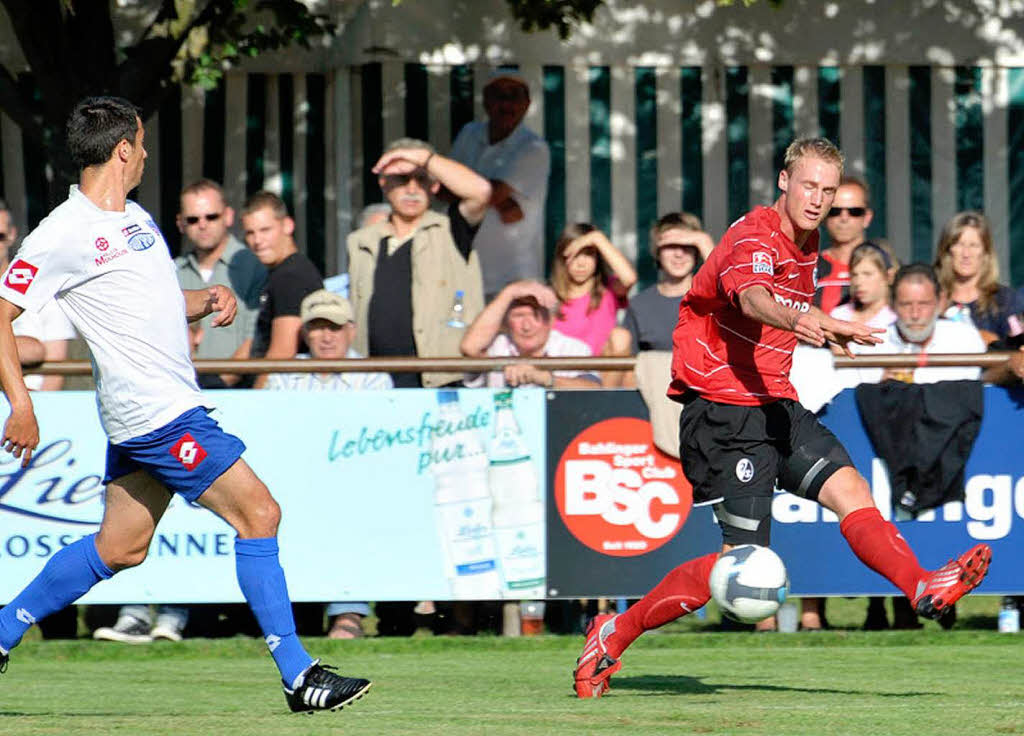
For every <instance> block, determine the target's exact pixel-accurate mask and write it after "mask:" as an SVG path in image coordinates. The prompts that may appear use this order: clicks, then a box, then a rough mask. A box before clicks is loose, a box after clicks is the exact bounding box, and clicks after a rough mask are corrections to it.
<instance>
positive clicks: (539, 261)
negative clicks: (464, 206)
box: [451, 121, 551, 295]
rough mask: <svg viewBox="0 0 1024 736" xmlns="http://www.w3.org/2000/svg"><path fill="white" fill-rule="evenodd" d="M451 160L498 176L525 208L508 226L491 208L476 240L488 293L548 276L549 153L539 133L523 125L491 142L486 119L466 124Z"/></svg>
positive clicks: (518, 202)
mask: <svg viewBox="0 0 1024 736" xmlns="http://www.w3.org/2000/svg"><path fill="white" fill-rule="evenodd" d="M451 155H452V158H453V159H455V160H456V161H458V162H460V163H463V164H465V165H466V166H468V167H470V168H471V169H473V170H474V171H476V172H477V173H478V174H480V175H481V176H485V177H487V178H488V179H500V180H501V181H504V182H506V183H507V184H509V186H511V187H512V188H513V189H515V191H516V193H517V194H513V195H512V196H513V199H515V200H516V204H518V205H519V209H521V210H522V211H523V219H522V220H520V221H519V222H513V223H509V224H507V225H506V224H504V223H503V222H502V221H501V216H500V215H499V214H498V212H497V210H495V209H494V208H493V207H490V208H488V210H487V214H486V215H485V216H484V219H483V222H481V223H480V229H479V230H478V231H477V234H476V236H475V237H474V238H473V249H474V250H476V252H477V254H478V255H479V257H480V271H481V272H482V273H483V277H484V293H485V294H488V295H492V294H497V293H498V292H499V291H501V289H502V288H504V287H505V285H507V284H509V283H511V282H513V281H519V280H520V279H539V278H543V276H544V241H543V236H544V202H545V200H546V199H547V191H548V174H549V173H550V170H551V152H550V150H549V149H548V144H547V143H546V142H545V141H544V139H543V138H541V137H540V136H539V135H537V134H536V133H534V132H533V131H532V130H530V129H529V128H527V127H526V126H525V125H523V124H522V123H520V124H519V126H518V127H517V128H516V129H515V130H513V131H512V132H511V133H509V135H508V136H507V137H506V138H505V139H503V140H500V141H498V142H497V143H495V144H494V145H491V142H490V140H489V134H488V132H487V123H486V122H481V121H475V122H471V123H467V124H466V125H464V126H463V128H462V130H460V131H459V134H458V135H457V136H456V137H455V141H454V143H452V154H451Z"/></svg>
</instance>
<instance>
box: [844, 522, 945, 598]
mask: <svg viewBox="0 0 1024 736" xmlns="http://www.w3.org/2000/svg"><path fill="white" fill-rule="evenodd" d="M839 531H841V532H842V533H843V536H844V537H846V541H847V543H848V544H849V545H850V549H852V550H853V553H854V554H855V555H857V557H858V558H859V559H860V561H861V562H863V563H864V564H865V565H867V566H868V567H870V568H871V569H872V570H874V571H875V572H877V573H878V574H879V575H881V576H883V577H885V578H887V579H888V580H889V581H891V582H892V584H893V585H895V586H896V587H897V588H899V589H900V590H902V591H903V595H905V596H907V598H910V599H911V600H913V599H914V597H915V596H916V595H917V584H918V583H919V582H920V581H921V580H923V579H924V578H926V577H927V576H928V572H927V571H926V570H925V569H924V568H922V567H921V565H920V563H918V561H917V557H916V556H915V555H914V552H913V551H912V550H911V549H910V545H909V544H907V540H905V539H904V538H903V535H901V534H900V533H899V532H898V531H897V530H896V527H895V526H894V525H893V524H892V522H889V521H886V520H885V519H883V518H882V514H881V513H880V512H879V511H878V509H876V508H874V507H873V506H870V507H867V508H863V509H857V510H856V511H854V512H852V513H850V514H847V515H846V518H844V519H843V520H842V522H841V523H840V524H839Z"/></svg>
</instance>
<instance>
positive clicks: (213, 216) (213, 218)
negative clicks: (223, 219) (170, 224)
mask: <svg viewBox="0 0 1024 736" xmlns="http://www.w3.org/2000/svg"><path fill="white" fill-rule="evenodd" d="M223 214H224V213H223V212H210V213H209V214H206V215H188V216H187V217H183V218H182V219H183V220H185V224H186V225H195V224H196V223H197V222H199V221H200V220H206V221H207V222H217V220H219V219H220V216H221V215H223Z"/></svg>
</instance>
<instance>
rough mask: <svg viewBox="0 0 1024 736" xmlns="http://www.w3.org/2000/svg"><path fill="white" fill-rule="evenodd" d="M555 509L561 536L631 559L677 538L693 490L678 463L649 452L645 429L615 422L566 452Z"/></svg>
mask: <svg viewBox="0 0 1024 736" xmlns="http://www.w3.org/2000/svg"><path fill="white" fill-rule="evenodd" d="M555 503H556V504H557V505H558V513H559V514H560V515H561V517H562V521H563V522H564V523H565V526H566V528H567V529H568V530H569V531H570V532H572V535H573V536H574V537H576V539H578V540H579V541H580V542H582V543H583V544H585V545H586V546H587V547H590V549H592V550H595V551H597V552H600V553H602V554H606V555H611V556H613V557H634V556H636V555H642V554H646V553H648V552H652V551H654V550H656V549H658V547H661V546H662V545H663V544H665V543H666V542H668V541H669V540H670V539H672V537H673V536H674V535H675V533H676V532H678V531H679V529H680V527H682V525H683V523H684V522H685V521H686V517H687V515H688V514H689V513H690V507H691V506H692V505H693V489H692V488H691V487H690V483H689V482H688V481H687V480H686V477H685V476H684V475H683V471H682V468H681V467H680V465H679V461H678V460H676V459H675V458H673V457H671V456H669V455H666V454H665V453H663V452H662V451H661V450H659V449H658V448H657V447H655V446H654V436H653V432H652V429H651V425H650V423H649V422H646V421H644V420H643V419H635V418H629V417H618V418H616V419H606V420H604V421H602V422H598V423H597V424H594V425H591V426H590V427H587V428H586V429H585V430H583V431H582V432H580V433H579V434H578V435H576V437H575V438H573V440H572V442H570V443H569V445H568V447H566V448H565V451H564V452H563V453H562V457H561V458H560V459H559V461H558V469H557V470H556V471H555Z"/></svg>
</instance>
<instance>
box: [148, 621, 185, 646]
mask: <svg viewBox="0 0 1024 736" xmlns="http://www.w3.org/2000/svg"><path fill="white" fill-rule="evenodd" d="M182 628H183V627H182V626H181V624H180V622H179V621H178V620H177V619H176V618H174V617H173V616H157V617H156V625H155V626H154V627H153V629H152V631H150V632H149V633H150V636H152V637H153V638H154V639H165V640H166V641H181V640H182V639H183V638H184V637H183V636H182V634H181V631H182Z"/></svg>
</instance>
